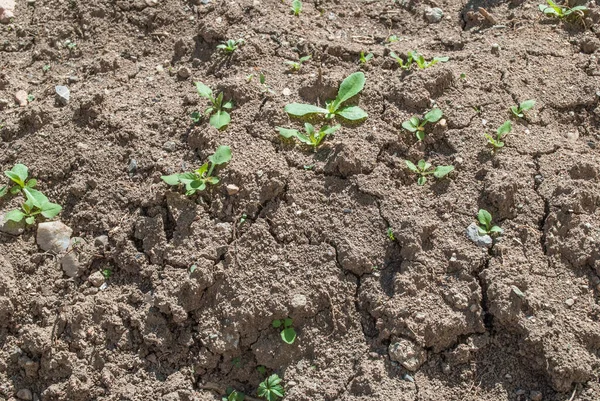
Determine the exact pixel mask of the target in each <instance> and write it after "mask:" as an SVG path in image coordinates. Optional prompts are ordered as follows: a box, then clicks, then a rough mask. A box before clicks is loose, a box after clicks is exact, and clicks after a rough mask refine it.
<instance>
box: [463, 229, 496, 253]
mask: <svg viewBox="0 0 600 401" xmlns="http://www.w3.org/2000/svg"><path fill="white" fill-rule="evenodd" d="M467 238H469V239H470V240H471V241H473V242H474V243H475V244H476V245H477V246H480V247H482V248H491V246H492V243H493V242H494V241H493V240H492V237H490V236H489V235H480V234H479V230H478V229H477V224H476V223H471V224H470V225H469V227H467Z"/></svg>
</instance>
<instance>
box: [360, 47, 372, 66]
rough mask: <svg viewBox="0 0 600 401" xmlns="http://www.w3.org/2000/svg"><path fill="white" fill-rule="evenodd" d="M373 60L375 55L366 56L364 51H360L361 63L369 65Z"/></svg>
mask: <svg viewBox="0 0 600 401" xmlns="http://www.w3.org/2000/svg"><path fill="white" fill-rule="evenodd" d="M372 58H373V53H369V54H365V52H364V51H362V50H361V51H360V63H361V64H367V63H368V62H369V61H371V59H372Z"/></svg>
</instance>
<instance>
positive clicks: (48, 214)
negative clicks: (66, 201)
mask: <svg viewBox="0 0 600 401" xmlns="http://www.w3.org/2000/svg"><path fill="white" fill-rule="evenodd" d="M23 193H24V194H25V197H26V198H27V200H26V201H25V202H24V203H23V204H22V205H21V210H19V209H15V210H11V211H10V212H8V213H6V215H5V216H4V220H5V221H14V222H16V223H18V222H20V221H21V220H23V219H25V223H27V225H32V224H33V223H35V219H36V217H37V216H38V215H40V214H41V215H42V216H43V217H45V218H47V219H51V218H53V217H55V216H56V215H57V214H59V213H60V211H61V210H62V206H60V205H58V204H56V203H52V202H50V201H49V200H48V198H46V195H44V194H43V193H41V192H40V191H38V190H36V189H32V188H28V187H25V188H23Z"/></svg>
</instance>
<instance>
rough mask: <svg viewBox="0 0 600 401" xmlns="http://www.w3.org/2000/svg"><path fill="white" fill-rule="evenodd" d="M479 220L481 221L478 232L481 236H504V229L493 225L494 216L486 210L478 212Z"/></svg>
mask: <svg viewBox="0 0 600 401" xmlns="http://www.w3.org/2000/svg"><path fill="white" fill-rule="evenodd" d="M477 220H479V226H478V227H477V230H478V231H479V234H481V235H498V234H502V229H501V228H500V227H498V226H495V225H492V215H491V214H490V212H488V211H487V210H485V209H479V212H477Z"/></svg>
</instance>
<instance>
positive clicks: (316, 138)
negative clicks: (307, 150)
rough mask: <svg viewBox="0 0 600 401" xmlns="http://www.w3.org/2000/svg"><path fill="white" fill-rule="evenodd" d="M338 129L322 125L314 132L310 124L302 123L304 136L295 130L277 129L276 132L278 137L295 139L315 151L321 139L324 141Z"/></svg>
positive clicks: (338, 126)
mask: <svg viewBox="0 0 600 401" xmlns="http://www.w3.org/2000/svg"><path fill="white" fill-rule="evenodd" d="M340 127H341V126H340V125H339V124H338V125H335V126H333V127H330V126H328V125H324V126H322V127H321V129H319V130H318V131H315V127H314V126H313V125H312V124H310V123H304V130H305V131H306V134H303V133H301V132H300V131H298V130H295V129H289V128H283V127H277V130H278V131H279V135H281V136H282V137H284V138H288V139H289V138H296V139H298V140H299V141H300V142H302V143H305V144H307V145H311V146H312V147H313V149H314V150H315V151H316V150H317V148H318V147H319V145H320V144H321V142H322V141H323V139H325V138H326V137H327V136H329V135H331V134H333V133H334V132H335V131H337V130H338V129H339V128H340Z"/></svg>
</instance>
